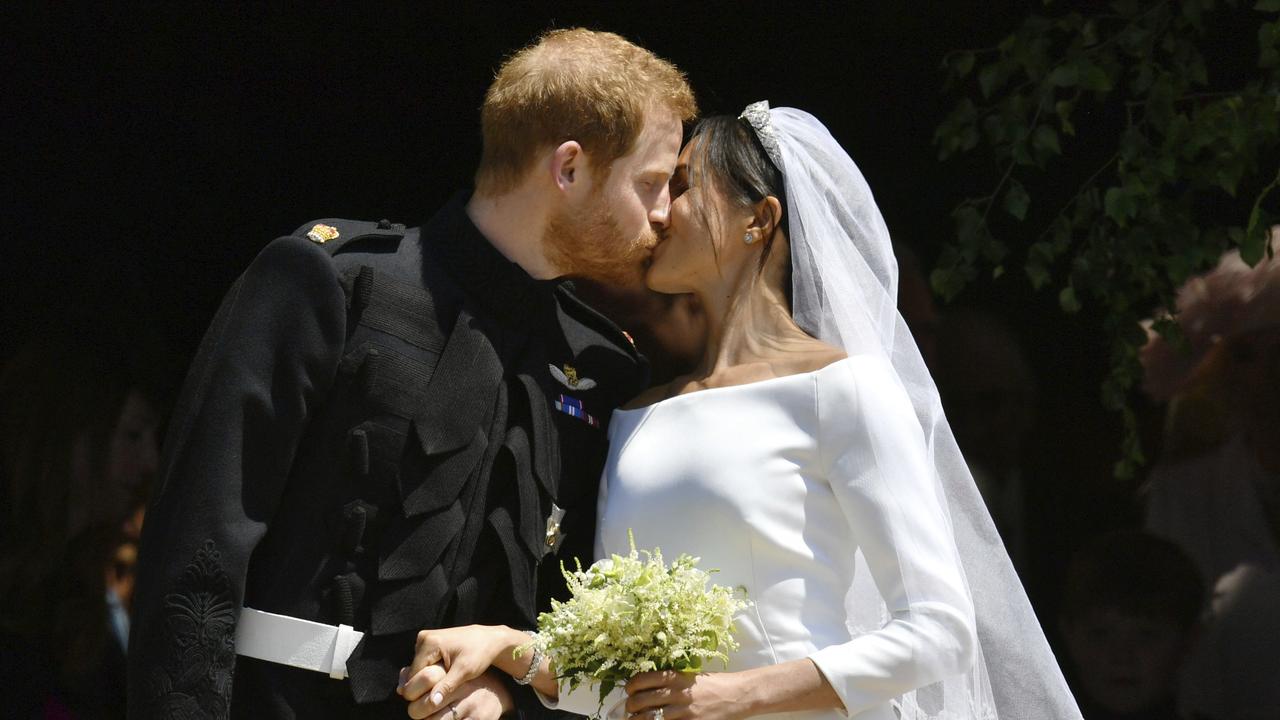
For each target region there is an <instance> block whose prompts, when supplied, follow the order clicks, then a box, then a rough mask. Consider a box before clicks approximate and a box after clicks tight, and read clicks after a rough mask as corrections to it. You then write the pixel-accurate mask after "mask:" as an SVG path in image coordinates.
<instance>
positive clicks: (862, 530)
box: [543, 356, 975, 720]
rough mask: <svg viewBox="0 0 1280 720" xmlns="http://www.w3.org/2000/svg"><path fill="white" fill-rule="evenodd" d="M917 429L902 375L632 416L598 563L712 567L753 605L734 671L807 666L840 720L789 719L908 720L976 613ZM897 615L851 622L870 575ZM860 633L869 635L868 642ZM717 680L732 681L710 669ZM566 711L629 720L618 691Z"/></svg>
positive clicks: (872, 371) (712, 393)
mask: <svg viewBox="0 0 1280 720" xmlns="http://www.w3.org/2000/svg"><path fill="white" fill-rule="evenodd" d="M925 453H926V450H925V442H924V437H923V433H922V431H921V429H920V424H919V422H918V421H917V420H916V416H915V414H914V413H913V411H912V407H911V404H910V401H909V399H908V397H907V395H906V392H905V390H904V389H903V388H902V386H901V384H900V383H899V381H898V379H897V376H896V375H895V374H894V373H893V369H892V367H891V366H890V365H889V363H888V362H887V361H885V360H883V359H880V358H877V357H872V356H851V357H849V358H845V359H843V360H839V361H837V362H835V363H832V364H830V365H828V366H826V367H824V368H822V369H820V370H816V371H813V372H806V373H800V374H796V375H787V376H782V377H776V378H772V379H768V380H762V381H758V382H753V383H748V384H743V385H734V386H728V387H720V388H711V389H706V390H700V391H696V392H691V393H687V394H684V395H677V396H674V397H671V398H667V399H665V400H662V401H659V402H657V403H654V404H652V405H648V406H645V407H641V408H636V409H633V410H617V411H615V412H614V414H613V417H612V420H611V422H610V425H609V456H608V460H607V462H606V465H605V469H604V472H603V476H602V478H601V488H600V496H599V497H600V499H599V508H598V522H597V526H596V542H595V552H596V557H597V558H605V557H609V556H610V555H611V554H615V553H616V554H621V555H625V554H626V553H627V552H628V551H629V547H630V546H629V542H628V531H630V532H631V533H633V534H634V537H635V542H636V547H638V548H641V549H651V548H654V547H658V548H661V550H662V553H663V555H664V556H665V557H667V558H675V557H677V556H678V555H680V554H681V553H687V554H689V555H692V556H696V557H700V558H701V561H700V563H699V565H698V566H699V567H700V568H702V569H705V570H715V571H717V572H715V574H713V575H712V581H713V582H715V583H716V584H718V585H724V586H728V587H734V588H738V589H739V590H741V591H744V592H745V594H746V597H747V599H749V600H750V601H751V604H750V606H749V607H748V608H747V609H746V610H744V611H742V612H741V613H740V614H739V615H738V616H737V617H736V619H735V624H736V626H737V634H736V636H735V637H736V639H737V641H738V642H739V644H740V647H739V648H738V649H737V650H736V651H734V652H732V653H730V661H729V665H728V668H727V670H728V671H738V670H746V669H750V668H758V667H762V666H767V665H773V664H777V663H784V662H787V661H792V660H801V659H804V658H808V659H810V660H811V661H812V662H813V663H814V664H815V665H816V666H817V667H818V669H819V670H820V671H821V672H822V674H823V675H824V676H825V678H826V679H827V681H828V682H830V684H831V686H832V688H833V689H834V690H835V691H836V694H837V695H838V696H839V698H840V700H841V702H842V703H843V707H841V708H832V709H829V710H823V711H807V712H799V713H789V714H775V715H773V716H772V717H787V718H796V720H818V719H820V718H822V719H830V718H841V717H849V716H855V715H856V716H857V717H859V718H866V719H867V720H873V719H874V720H880V719H881V718H884V719H889V718H895V717H896V715H895V713H894V710H893V703H894V701H895V700H896V699H897V698H898V697H900V696H901V695H902V694H903V693H904V692H907V691H909V690H912V689H915V688H918V687H922V686H925V685H928V684H931V683H934V682H937V681H939V680H942V679H945V678H948V677H950V676H953V675H958V674H961V673H963V672H965V671H966V670H967V669H968V668H969V664H970V663H971V662H972V658H973V654H974V650H973V648H974V646H975V640H974V619H973V607H972V603H971V601H970V599H969V593H968V591H967V589H966V586H965V583H964V580H963V574H962V571H961V569H960V563H959V558H958V557H957V554H956V549H955V544H954V540H953V535H952V532H951V526H950V520H949V518H948V517H947V515H946V511H945V509H944V507H945V506H944V505H943V503H942V501H941V499H940V498H939V497H938V493H939V492H940V490H939V489H938V486H937V483H936V482H935V481H934V477H933V475H932V468H933V464H932V462H931V461H930V459H929V458H928V457H926V454H925ZM867 572H869V573H870V579H871V580H873V581H874V583H875V587H876V588H877V589H878V590H879V592H880V595H881V597H882V598H883V600H884V605H883V606H882V607H880V608H876V609H874V610H873V612H872V616H876V617H879V618H880V619H881V621H880V622H876V623H874V624H873V625H872V626H870V627H867V626H866V625H867V624H866V623H857V622H854V618H855V617H866V616H867V610H868V608H856V607H851V606H849V605H848V604H847V602H846V600H847V598H848V596H850V595H851V593H850V588H851V587H852V586H853V584H854V582H855V580H857V579H859V576H860V574H861V573H867ZM860 624H861V625H862V627H861V628H859V627H858V626H859V625H860ZM707 669H708V671H718V670H721V669H722V667H721V666H720V664H718V663H711V664H709V665H708V666H707ZM543 700H544V702H545V703H546V704H547V705H548V706H549V707H553V708H559V709H561V710H567V711H570V712H576V713H580V714H584V715H594V714H596V713H597V712H598V711H602V712H604V714H605V715H606V716H608V717H613V718H617V717H624V716H625V711H624V710H623V708H622V704H621V703H622V701H624V700H625V696H624V694H623V693H622V690H621V689H618V690H615V691H614V692H613V694H612V695H610V697H609V698H607V699H606V700H605V702H604V703H603V710H601V708H602V705H601V703H600V699H599V695H598V690H597V688H595V687H587V686H580V687H579V688H577V689H576V690H574V691H572V692H565V691H562V693H561V697H560V698H559V701H558V702H549V701H547V700H546V699H545V698H544V699H543Z"/></svg>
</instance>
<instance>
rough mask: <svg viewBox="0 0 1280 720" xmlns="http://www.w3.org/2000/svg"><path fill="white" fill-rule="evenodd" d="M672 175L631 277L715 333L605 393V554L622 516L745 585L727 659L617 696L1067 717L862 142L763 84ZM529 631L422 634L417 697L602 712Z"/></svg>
mask: <svg viewBox="0 0 1280 720" xmlns="http://www.w3.org/2000/svg"><path fill="white" fill-rule="evenodd" d="M671 197H672V204H671V216H670V224H669V227H668V228H667V230H666V232H665V233H664V236H663V240H662V242H661V243H660V244H659V245H658V246H657V247H656V248H655V249H654V255H653V263H652V265H651V267H650V269H649V272H648V276H647V278H646V282H647V283H648V285H649V286H650V287H651V288H653V289H654V290H658V291H661V292H666V293H692V294H694V295H695V296H697V298H698V300H699V302H700V303H701V305H702V307H703V309H704V311H705V314H706V323H707V336H706V350H705V353H704V355H703V358H702V361H701V363H700V365H699V366H698V367H697V369H696V370H695V371H693V372H692V373H690V374H689V375H686V376H683V377H680V378H677V379H675V380H674V381H672V382H670V383H668V384H666V385H662V386H659V387H655V388H652V389H650V390H649V391H647V392H646V393H644V394H643V395H641V396H640V397H639V398H637V399H636V400H635V401H633V402H632V403H631V405H630V406H629V407H628V408H626V409H622V410H618V411H617V412H616V413H615V414H614V416H613V418H612V421H611V423H610V427H609V438H610V450H609V458H608V462H607V464H606V467H605V471H604V477H603V479H602V482H601V488H600V502H599V522H598V524H597V531H596V532H597V537H596V554H597V556H598V557H606V556H608V555H609V554H611V553H620V554H625V553H626V551H627V549H628V540H627V532H628V530H629V529H630V530H632V531H633V532H634V535H635V539H636V543H637V545H638V546H640V547H653V546H660V547H661V548H662V549H663V551H664V552H665V553H668V554H671V555H673V556H674V555H677V554H679V553H689V554H690V555H696V556H701V558H702V566H703V567H708V568H716V569H718V570H719V571H720V573H719V574H718V575H717V577H716V582H718V583H720V584H724V585H729V586H742V587H743V588H745V589H746V591H747V594H748V596H749V597H750V599H751V600H752V602H753V604H752V606H751V608H750V609H749V610H747V611H745V612H744V614H743V615H742V616H740V617H739V618H738V620H737V625H738V629H739V632H738V640H739V642H740V645H741V647H740V648H739V650H738V651H737V652H736V653H734V654H733V655H732V656H731V661H730V664H729V668H728V670H727V671H725V672H708V673H700V674H681V673H646V674H643V675H639V676H636V677H635V678H633V679H632V680H631V681H630V682H629V683H628V684H627V685H626V687H625V688H619V689H618V690H615V691H614V693H613V695H611V696H610V697H609V698H607V699H606V701H605V705H604V707H605V708H606V710H607V712H608V715H609V716H610V717H618V718H621V717H623V716H627V717H635V718H639V719H641V720H650V718H653V719H654V720H704V719H712V720H720V719H729V718H745V717H750V716H755V715H764V714H774V713H786V714H789V715H791V716H793V717H796V718H815V719H816V718H837V717H847V716H852V715H858V717H862V718H868V720H871V719H876V720H880V719H891V718H911V719H925V718H937V719H940V720H941V719H946V720H961V719H968V718H983V719H986V718H1002V719H1016V720H1022V719H1024V718H1037V719H1038V718H1053V719H1055V720H1056V719H1058V718H1076V719H1078V718H1079V717H1080V714H1079V711H1078V710H1077V709H1076V706H1075V702H1074V701H1073V700H1072V698H1071V695H1070V693H1069V691H1068V690H1067V687H1066V683H1065V682H1064V681H1063V679H1062V675H1061V673H1060V672H1059V670H1058V667H1057V664H1056V662H1055V660H1054V658H1053V655H1052V653H1051V652H1050V650H1049V648H1048V645H1047V643H1046V642H1045V639H1044V635H1043V633H1042V632H1041V630H1040V626H1039V624H1038V623H1037V622H1036V619H1035V616H1034V615H1033V613H1032V611H1031V607H1030V605H1029V604H1028V603H1027V599H1026V595H1025V594H1024V593H1023V590H1022V587H1021V585H1020V584H1019V582H1018V579H1017V576H1016V575H1015V574H1014V572H1013V568H1012V566H1011V565H1010V563H1009V559H1008V555H1007V554H1006V553H1005V551H1004V549H1003V546H1002V545H1001V543H1000V540H999V537H998V536H997V534H996V531H995V528H994V526H993V525H992V522H991V519H990V516H989V515H988V514H987V511H986V509H985V507H984V506H983V504H982V501H981V499H980V497H979V495H978V492H977V490H976V489H975V487H974V484H973V480H972V478H971V477H970V475H969V472H968V470H967V469H966V466H965V464H964V461H963V458H962V457H961V456H960V452H959V450H958V449H957V447H956V444H955V440H954V438H953V437H952V434H951V430H950V427H949V426H948V424H947V422H946V419H945V418H944V417H943V414H942V410H941V404H940V402H939V399H938V393H937V390H936V389H935V387H934V384H933V381H932V379H931V378H930V377H929V374H928V372H927V370H926V369H925V367H924V364H923V362H922V360H921V358H920V354H919V352H918V351H917V349H916V347H915V345H914V343H913V342H912V340H911V336H910V334H909V333H908V332H907V329H906V326H905V325H904V324H903V321H902V319H901V317H900V316H899V315H898V313H897V310H896V306H895V299H896V296H897V265H896V262H895V260H894V258H893V255H892V250H891V245H890V239H889V233H888V230H887V229H886V227H885V225H884V220H883V219H882V218H881V215H880V212H879V210H878V208H877V207H876V204H875V201H874V199H873V198H872V195H871V191H870V189H869V188H868V187H867V184H866V182H865V180H864V179H863V177H862V175H861V173H860V172H859V171H858V169H857V167H856V166H855V165H854V163H853V160H852V159H850V158H849V156H848V155H847V154H846V153H845V152H844V150H843V149H841V148H840V146H839V144H838V143H836V141H835V140H834V139H833V138H832V137H831V135H830V133H829V132H828V131H827V129H826V128H825V127H824V126H823V125H822V124H821V123H820V122H818V121H817V120H816V119H815V118H814V117H813V116H811V115H809V114H808V113H805V112H802V111H799V110H794V109H790V108H777V109H772V110H771V109H769V107H768V104H767V103H755V104H753V105H751V106H749V107H748V108H747V109H746V110H745V111H744V112H743V114H742V115H741V116H739V117H737V118H733V117H729V116H724V117H715V118H709V119H706V120H704V121H702V122H701V123H700V124H699V125H698V127H697V128H696V129H695V130H694V133H693V136H692V138H691V139H690V141H689V143H688V145H687V146H686V147H685V148H684V150H683V151H682V153H681V155H680V160H679V164H678V167H677V170H676V173H675V176H674V177H673V178H672V180H671ZM527 639H528V637H527V635H525V634H524V633H523V632H520V631H518V630H514V629H511V628H506V627H492V626H472V627H468V628H450V629H445V630H432V631H426V632H424V633H422V634H421V635H420V639H419V647H418V655H417V657H416V658H415V664H414V671H415V672H408V671H406V673H405V676H406V677H405V679H406V681H407V682H405V684H404V685H403V687H402V694H403V695H404V697H405V699H406V700H409V701H410V705H409V713H410V715H411V716H413V717H429V716H433V715H434V716H438V720H465V719H466V718H467V717H468V712H466V711H467V710H468V708H460V707H458V706H457V705H454V704H453V702H452V699H451V698H450V697H449V696H450V691H449V688H456V687H458V686H459V684H460V683H461V682H464V681H465V680H467V679H469V678H472V677H475V676H477V675H479V674H480V673H482V672H484V671H485V670H487V669H488V668H489V667H490V666H494V667H497V668H499V669H500V670H502V671H505V672H507V673H509V674H510V675H512V676H513V678H515V679H516V681H517V682H521V683H525V684H529V683H532V685H533V686H534V688H535V689H537V690H538V691H539V694H540V695H541V696H542V698H543V701H544V702H545V703H546V704H547V705H548V706H549V707H553V708H556V707H558V708H559V709H562V710H568V711H571V712H577V713H581V714H594V713H595V712H596V710H597V708H598V707H599V698H598V694H597V692H596V690H595V689H594V688H585V687H584V688H580V689H579V690H577V691H574V692H568V693H565V694H563V695H561V694H560V693H559V689H558V687H557V684H556V681H555V676H554V668H552V667H550V665H549V663H548V662H546V661H545V660H543V661H539V660H540V659H539V658H538V657H537V656H535V657H534V658H533V664H532V665H531V663H530V659H529V658H528V656H526V657H522V658H513V657H512V653H511V651H512V649H513V648H515V647H517V646H519V645H522V644H524V643H525V642H526V641H527ZM435 663H443V665H445V666H447V667H448V671H447V674H446V673H445V671H444V670H443V669H441V668H440V667H439V666H436V665H434V664H435ZM442 678H443V679H442ZM473 720H488V718H479V717H477V718H473Z"/></svg>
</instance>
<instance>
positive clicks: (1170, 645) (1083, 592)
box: [1059, 531, 1205, 720]
mask: <svg viewBox="0 0 1280 720" xmlns="http://www.w3.org/2000/svg"><path fill="white" fill-rule="evenodd" d="M1204 596H1205V590H1204V583H1203V582H1202V581H1201V579H1200V576H1199V574H1198V573H1196V570H1195V566H1194V565H1192V563H1191V561H1190V560H1189V559H1188V558H1187V556H1186V554H1185V553H1183V552H1182V551H1181V550H1180V549H1179V548H1178V546H1177V545H1174V544H1173V543H1171V542H1169V541H1167V540H1163V539H1161V538H1157V537H1155V536H1153V535H1148V534H1146V533H1141V532H1135V531H1122V532H1113V533H1107V534H1105V535H1102V536H1099V537H1097V538H1095V539H1094V540H1092V541H1091V542H1089V543H1088V544H1087V545H1086V546H1085V547H1084V548H1082V549H1081V550H1080V551H1079V552H1078V553H1077V554H1076V556H1075V557H1074V558H1073V560H1072V562H1071V566H1070V569H1069V570H1068V572H1067V580H1066V587H1065V592H1064V597H1063V604H1062V609H1061V615H1060V618H1059V625H1060V630H1061V633H1062V636H1063V639H1064V641H1065V643H1066V647H1067V655H1068V659H1069V661H1070V671H1071V672H1070V674H1071V677H1072V678H1073V680H1074V683H1075V686H1076V699H1077V700H1078V701H1079V703H1080V709H1081V712H1082V713H1083V714H1084V717H1085V720H1099V719H1102V720H1122V719H1123V720H1173V719H1174V718H1180V717H1191V716H1183V715H1179V714H1178V713H1177V712H1176V711H1175V698H1176V688H1177V682H1178V675H1179V671H1180V669H1181V668H1182V666H1183V663H1184V661H1185V660H1186V657H1187V654H1188V652H1189V651H1190V650H1191V648H1192V646H1193V644H1194V641H1195V638H1196V634H1197V631H1198V627H1199V625H1198V621H1199V617H1200V613H1201V609H1202V607H1203V605H1204Z"/></svg>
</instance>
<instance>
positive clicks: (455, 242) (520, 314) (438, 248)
mask: <svg viewBox="0 0 1280 720" xmlns="http://www.w3.org/2000/svg"><path fill="white" fill-rule="evenodd" d="M470 199H471V191H469V190H468V191H463V192H459V193H457V194H455V195H454V196H453V198H451V199H450V200H449V202H448V204H446V205H445V206H444V208H442V209H441V210H440V212H439V213H438V214H437V215H436V217H435V218H434V219H433V220H432V221H431V223H430V224H429V225H428V227H426V228H424V231H425V232H424V235H425V236H426V238H425V239H426V241H427V242H426V245H427V248H428V252H430V253H431V254H432V255H433V256H434V257H435V258H436V259H437V260H439V261H440V263H441V264H442V265H443V266H444V268H445V270H446V271H447V272H448V273H449V274H450V275H451V276H453V278H454V279H455V280H457V281H458V283H459V284H461V285H462V287H463V290H464V292H466V294H467V295H468V296H469V297H470V298H472V299H473V300H474V301H475V302H476V303H478V304H479V305H481V306H482V307H483V308H485V309H486V310H487V311H489V312H490V313H492V314H493V315H495V316H497V317H500V318H503V319H506V320H509V321H518V320H520V319H522V318H524V317H527V315H528V313H529V311H530V310H532V309H533V308H536V307H538V306H540V305H542V304H543V302H545V301H546V300H549V299H550V298H551V296H552V294H553V293H554V292H555V289H556V287H558V286H559V285H561V284H562V282H563V281H562V280H536V279H534V278H533V277H531V276H530V275H529V273H527V272H525V270H524V268H522V267H520V266H519V265H517V264H515V263H513V262H511V261H510V260H508V259H507V258H506V256H504V255H503V254H502V253H501V252H499V251H498V249H497V248H495V247H494V246H493V244H492V243H490V242H489V239H488V238H486V237H485V236H484V235H483V234H482V233H481V232H480V230H479V228H477V227H476V226H475V223H473V222H471V218H470V217H468V216H467V210H466V206H467V201H468V200H470Z"/></svg>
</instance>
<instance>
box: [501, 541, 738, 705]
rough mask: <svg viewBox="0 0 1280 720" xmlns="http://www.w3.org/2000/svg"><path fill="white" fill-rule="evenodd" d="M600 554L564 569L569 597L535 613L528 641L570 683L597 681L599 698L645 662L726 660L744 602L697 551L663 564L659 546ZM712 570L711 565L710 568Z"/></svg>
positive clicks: (649, 666)
mask: <svg viewBox="0 0 1280 720" xmlns="http://www.w3.org/2000/svg"><path fill="white" fill-rule="evenodd" d="M628 537H629V539H630V543H631V552H630V553H629V554H627V555H625V556H622V555H614V556H613V557H612V558H609V559H605V560H600V561H598V562H596V563H595V564H593V565H592V566H591V567H589V568H587V569H586V570H583V569H582V566H581V564H579V565H578V569H577V570H576V571H572V572H571V571H568V570H565V569H564V567H563V565H562V566H561V570H562V572H564V576H565V579H566V580H568V584H569V591H570V593H571V594H572V597H571V598H570V599H569V600H568V601H566V602H559V601H556V600H553V601H552V602H551V612H546V613H542V614H541V615H540V616H539V617H538V632H537V634H536V635H535V636H534V638H533V641H532V642H531V643H529V644H528V645H526V646H524V647H522V648H520V649H519V650H517V652H518V653H521V652H524V651H526V650H528V649H530V648H532V647H535V646H536V647H538V648H540V649H541V650H542V651H543V652H544V653H545V654H546V655H547V656H548V657H550V658H551V659H552V661H553V662H554V663H555V667H556V671H557V674H558V676H559V679H560V680H561V682H563V683H566V684H567V685H568V689H569V690H572V689H574V688H576V687H577V686H578V685H580V684H582V683H584V682H585V683H587V684H588V685H590V684H593V683H599V684H600V700H601V703H602V705H603V702H604V698H605V697H606V696H607V695H608V694H609V692H610V691H612V690H613V688H614V687H616V686H617V685H619V684H622V683H625V682H626V681H627V680H629V679H630V678H631V677H632V676H633V675H636V674H637V673H642V672H649V671H653V670H679V671H683V672H698V671H699V670H701V669H702V667H703V663H704V662H706V661H708V660H720V661H721V662H724V663H725V664H726V666H727V664H728V660H729V656H728V655H727V654H726V653H727V652H729V651H732V650H736V649H737V648H738V644H737V642H735V641H734V639H733V633H734V631H735V628H734V624H733V616H734V614H736V613H737V612H738V611H739V610H742V609H743V608H745V607H746V606H747V603H746V602H745V601H743V600H741V599H739V598H738V597H737V596H736V595H735V593H734V592H733V591H732V590H730V589H728V588H725V587H721V586H718V585H714V584H710V587H708V585H709V581H710V575H709V574H708V573H707V572H704V571H702V570H699V569H698V568H697V567H696V565H697V564H698V560H699V559H698V558H694V557H689V556H688V555H681V556H680V557H679V558H677V559H676V560H675V562H673V563H671V565H670V567H668V566H667V565H665V564H664V563H663V561H662V552H661V550H658V549H655V550H653V551H652V552H650V551H644V552H643V555H644V557H643V558H642V557H641V553H639V552H637V551H636V544H635V538H634V537H631V534H630V533H628ZM712 572H715V571H714V570H713V571H712Z"/></svg>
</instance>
